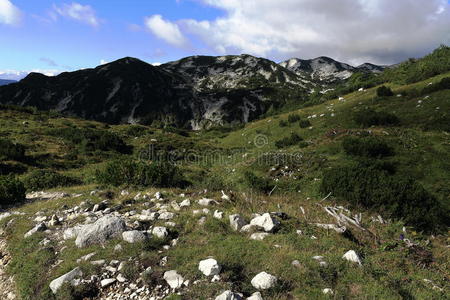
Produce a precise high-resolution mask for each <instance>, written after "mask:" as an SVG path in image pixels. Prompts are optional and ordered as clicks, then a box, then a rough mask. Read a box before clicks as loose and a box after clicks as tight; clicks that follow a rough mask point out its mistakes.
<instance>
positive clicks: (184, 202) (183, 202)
mask: <svg viewBox="0 0 450 300" xmlns="http://www.w3.org/2000/svg"><path fill="white" fill-rule="evenodd" d="M188 206H191V200H189V199H185V200H183V201H182V202H181V203H180V207H188Z"/></svg>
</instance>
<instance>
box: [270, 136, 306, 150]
mask: <svg viewBox="0 0 450 300" xmlns="http://www.w3.org/2000/svg"><path fill="white" fill-rule="evenodd" d="M301 141H303V138H302V137H300V136H299V135H298V134H297V133H295V132H293V133H291V135H290V136H289V137H286V138H284V139H281V140H278V141H276V142H275V147H277V148H278V149H281V148H285V147H289V146H293V145H296V144H299V143H300V142H301Z"/></svg>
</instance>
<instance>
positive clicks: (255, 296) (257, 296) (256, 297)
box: [247, 292, 263, 300]
mask: <svg viewBox="0 0 450 300" xmlns="http://www.w3.org/2000/svg"><path fill="white" fill-rule="evenodd" d="M247 300H263V297H262V296H261V293H260V292H256V293H253V294H252V295H251V296H250V297H248V298H247Z"/></svg>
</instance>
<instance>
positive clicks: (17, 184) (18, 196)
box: [0, 176, 25, 206]
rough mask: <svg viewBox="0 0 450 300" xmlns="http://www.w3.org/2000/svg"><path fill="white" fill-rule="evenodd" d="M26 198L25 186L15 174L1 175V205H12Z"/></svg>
mask: <svg viewBox="0 0 450 300" xmlns="http://www.w3.org/2000/svg"><path fill="white" fill-rule="evenodd" d="M24 199H25V187H24V185H23V183H22V182H21V181H19V180H18V179H16V178H15V177H13V176H0V206H3V205H11V204H14V203H17V202H20V201H23V200H24Z"/></svg>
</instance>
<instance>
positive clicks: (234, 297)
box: [215, 291, 242, 300]
mask: <svg viewBox="0 0 450 300" xmlns="http://www.w3.org/2000/svg"><path fill="white" fill-rule="evenodd" d="M241 299H242V296H241V295H240V294H236V293H233V292H232V291H225V292H223V293H222V294H220V295H219V296H217V297H216V299H215V300H241Z"/></svg>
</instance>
